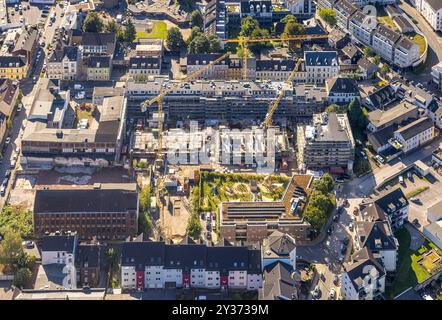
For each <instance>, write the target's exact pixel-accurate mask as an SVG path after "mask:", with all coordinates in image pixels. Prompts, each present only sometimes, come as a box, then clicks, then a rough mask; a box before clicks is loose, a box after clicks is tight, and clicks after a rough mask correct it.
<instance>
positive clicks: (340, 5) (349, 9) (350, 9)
mask: <svg viewBox="0 0 442 320" xmlns="http://www.w3.org/2000/svg"><path fill="white" fill-rule="evenodd" d="M335 8H336V9H338V10H339V11H340V12H343V13H345V15H346V16H347V17H348V16H351V15H352V14H353V13H355V12H356V11H358V7H357V6H355V5H354V4H353V3H351V2H349V1H347V0H341V1H338V2H337V3H336V5H335Z"/></svg>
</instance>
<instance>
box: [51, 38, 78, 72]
mask: <svg viewBox="0 0 442 320" xmlns="http://www.w3.org/2000/svg"><path fill="white" fill-rule="evenodd" d="M79 72H80V54H79V52H78V47H74V46H65V47H64V48H63V49H62V50H54V51H53V52H52V54H51V56H50V57H49V59H48V65H47V74H48V78H49V79H60V80H76V79H77V76H78V75H79Z"/></svg>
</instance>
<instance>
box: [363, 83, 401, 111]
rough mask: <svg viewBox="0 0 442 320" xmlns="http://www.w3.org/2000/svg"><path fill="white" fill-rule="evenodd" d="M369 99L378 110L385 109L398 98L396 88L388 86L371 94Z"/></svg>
mask: <svg viewBox="0 0 442 320" xmlns="http://www.w3.org/2000/svg"><path fill="white" fill-rule="evenodd" d="M368 99H369V100H370V101H371V103H372V104H373V106H374V107H375V108H376V109H384V107H385V106H386V105H388V104H390V103H391V102H393V101H395V100H396V99H397V96H396V93H395V91H394V88H393V87H392V86H391V85H386V86H384V87H382V88H380V89H379V90H376V91H375V92H373V93H372V94H370V95H369V96H368Z"/></svg>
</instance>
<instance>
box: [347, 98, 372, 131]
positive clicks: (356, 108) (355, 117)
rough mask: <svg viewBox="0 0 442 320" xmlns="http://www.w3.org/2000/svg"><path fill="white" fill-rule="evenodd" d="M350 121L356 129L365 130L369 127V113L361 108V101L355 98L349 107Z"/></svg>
mask: <svg viewBox="0 0 442 320" xmlns="http://www.w3.org/2000/svg"><path fill="white" fill-rule="evenodd" d="M348 119H349V120H350V123H351V125H352V126H353V127H354V128H357V129H359V130H364V129H365V127H366V126H367V123H368V120H367V111H366V110H365V108H362V107H361V103H360V102H359V99H357V98H355V99H353V101H352V102H350V104H349V105H348Z"/></svg>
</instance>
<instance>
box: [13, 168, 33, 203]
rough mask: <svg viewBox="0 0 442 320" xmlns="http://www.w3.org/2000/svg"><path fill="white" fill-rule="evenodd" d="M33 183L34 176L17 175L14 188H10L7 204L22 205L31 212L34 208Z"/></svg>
mask: <svg viewBox="0 0 442 320" xmlns="http://www.w3.org/2000/svg"><path fill="white" fill-rule="evenodd" d="M35 183H36V177H35V176H30V175H18V176H17V178H16V180H15V186H14V188H11V193H10V198H9V203H10V204H11V205H24V206H26V208H28V209H31V210H32V208H33V207H34V196H35V189H34V186H35Z"/></svg>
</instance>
